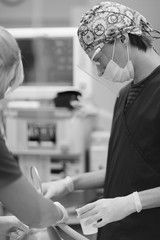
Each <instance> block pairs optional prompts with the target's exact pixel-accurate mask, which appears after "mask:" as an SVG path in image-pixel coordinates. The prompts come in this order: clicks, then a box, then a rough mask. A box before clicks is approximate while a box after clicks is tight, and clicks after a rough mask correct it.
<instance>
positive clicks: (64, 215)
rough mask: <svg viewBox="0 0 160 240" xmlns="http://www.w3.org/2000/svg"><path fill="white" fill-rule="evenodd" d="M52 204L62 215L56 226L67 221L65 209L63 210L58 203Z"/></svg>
mask: <svg viewBox="0 0 160 240" xmlns="http://www.w3.org/2000/svg"><path fill="white" fill-rule="evenodd" d="M54 204H55V205H56V206H57V207H58V208H59V209H60V210H61V211H62V213H63V217H62V219H61V220H59V221H58V222H57V224H59V223H64V222H66V221H67V220H68V213H67V211H66V209H65V208H64V207H63V205H62V204H61V203H59V202H54Z"/></svg>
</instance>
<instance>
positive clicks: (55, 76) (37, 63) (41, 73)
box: [17, 36, 73, 86]
mask: <svg viewBox="0 0 160 240" xmlns="http://www.w3.org/2000/svg"><path fill="white" fill-rule="evenodd" d="M17 42H18V45H19V47H20V49H21V54H22V61H23V66H24V82H23V85H25V86H35V85H41V86H46V85H47V86H73V37H65V36H61V37H54V38H53V37H30V38H17Z"/></svg>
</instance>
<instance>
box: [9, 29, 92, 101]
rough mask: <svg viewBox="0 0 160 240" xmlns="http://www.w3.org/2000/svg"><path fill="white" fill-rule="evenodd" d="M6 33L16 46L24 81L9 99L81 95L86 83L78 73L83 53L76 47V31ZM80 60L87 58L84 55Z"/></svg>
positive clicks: (12, 30) (11, 30)
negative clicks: (68, 93)
mask: <svg viewBox="0 0 160 240" xmlns="http://www.w3.org/2000/svg"><path fill="white" fill-rule="evenodd" d="M8 31H9V32H10V33H11V34H12V35H13V36H14V37H15V38H16V40H17V42H18V45H19V47H20V49H21V54H22V61H23V66H24V81H23V83H22V85H21V86H19V87H18V89H16V90H15V92H14V93H12V95H11V98H14V99H48V98H53V97H54V96H55V94H56V93H57V92H59V91H66V90H82V91H83V90H84V89H85V88H86V87H87V85H88V83H89V82H88V80H87V81H85V84H84V83H82V82H81V76H80V75H81V73H77V64H78V61H79V56H82V55H81V54H82V53H80V52H79V51H82V49H80V47H79V46H78V42H77V41H78V38H77V29H76V28H72V27H65V28H62V27H61V28H16V29H14V28H13V29H8ZM83 57H85V58H86V56H85V54H84V55H83ZM83 57H82V58H83ZM80 61H84V60H83V59H80ZM85 61H86V60H85ZM78 71H79V70H78ZM83 80H84V78H83ZM83 80H82V81H83Z"/></svg>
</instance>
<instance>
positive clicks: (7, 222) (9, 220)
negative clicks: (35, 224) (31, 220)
mask: <svg viewBox="0 0 160 240" xmlns="http://www.w3.org/2000/svg"><path fill="white" fill-rule="evenodd" d="M28 230H29V227H28V226H26V225H25V224H23V223H22V222H21V221H20V220H19V219H18V218H16V217H15V216H1V217H0V232H1V234H3V236H10V239H12V238H11V237H12V236H14V237H15V236H19V234H20V232H21V233H25V232H28ZM14 239H15V238H14Z"/></svg>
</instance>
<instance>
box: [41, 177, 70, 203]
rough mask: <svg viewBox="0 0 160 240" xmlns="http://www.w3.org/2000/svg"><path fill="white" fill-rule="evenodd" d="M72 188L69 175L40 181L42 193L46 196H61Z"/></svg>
mask: <svg viewBox="0 0 160 240" xmlns="http://www.w3.org/2000/svg"><path fill="white" fill-rule="evenodd" d="M73 190H74V185H73V182H72V179H71V178H70V177H66V178H64V179H61V180H58V181H52V182H46V183H42V191H43V195H44V197H46V198H49V199H50V198H53V197H62V196H64V195H66V194H68V193H69V192H72V191H73Z"/></svg>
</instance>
